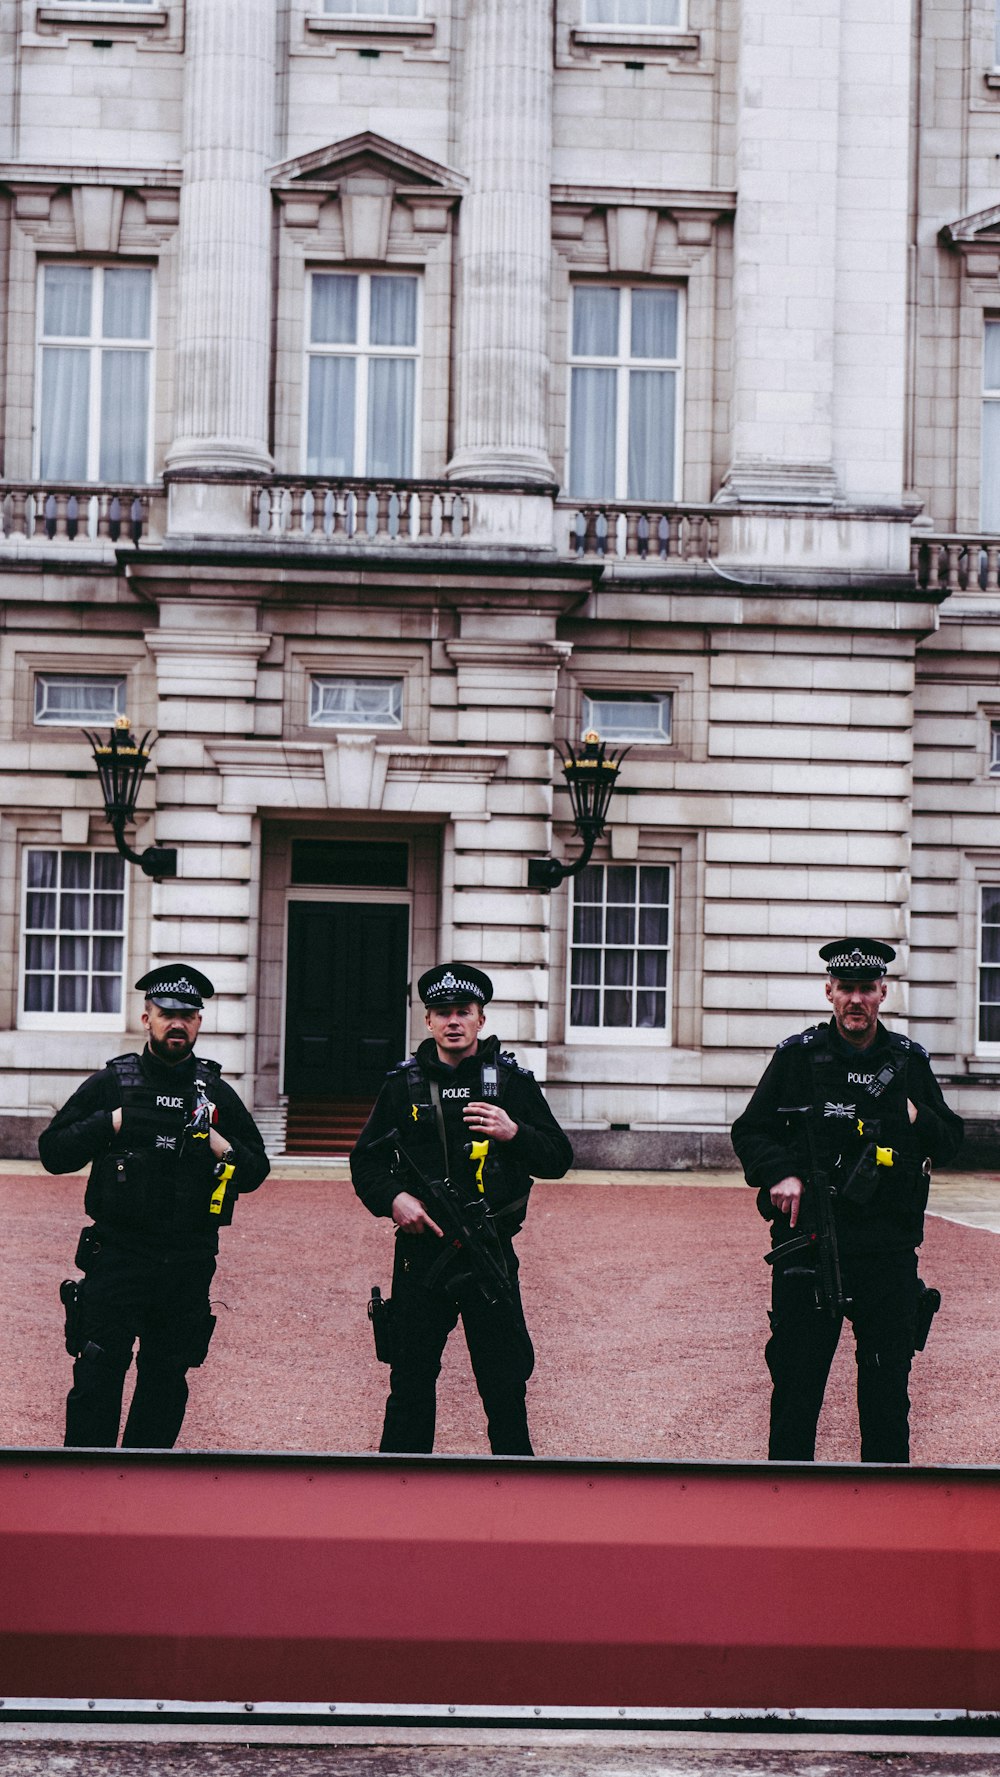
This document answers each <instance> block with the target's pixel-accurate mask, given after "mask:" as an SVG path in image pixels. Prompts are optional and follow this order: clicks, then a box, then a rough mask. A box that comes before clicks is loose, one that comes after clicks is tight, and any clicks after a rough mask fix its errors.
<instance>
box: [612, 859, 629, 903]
mask: <svg viewBox="0 0 1000 1777" xmlns="http://www.w3.org/2000/svg"><path fill="white" fill-rule="evenodd" d="M607 884H608V900H609V902H610V901H627V902H628V904H629V906H630V907H631V906H632V905H633V903H634V901H635V866H634V865H633V864H609V865H608V867H607Z"/></svg>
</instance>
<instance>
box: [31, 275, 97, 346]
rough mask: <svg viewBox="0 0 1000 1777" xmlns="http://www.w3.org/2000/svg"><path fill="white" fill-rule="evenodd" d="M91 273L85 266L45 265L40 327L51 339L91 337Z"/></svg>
mask: <svg viewBox="0 0 1000 1777" xmlns="http://www.w3.org/2000/svg"><path fill="white" fill-rule="evenodd" d="M92 281H93V273H92V271H91V270H90V267H89V266H86V265H47V266H46V267H45V297H44V305H43V320H42V326H43V330H44V332H45V333H46V334H47V335H48V336H49V337H51V336H52V335H53V334H55V335H56V336H57V337H59V338H63V339H67V338H68V339H81V338H82V339H86V338H88V337H89V335H90V296H91V286H92Z"/></svg>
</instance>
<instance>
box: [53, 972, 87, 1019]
mask: <svg viewBox="0 0 1000 1777" xmlns="http://www.w3.org/2000/svg"><path fill="white" fill-rule="evenodd" d="M58 1002H59V1010H60V1012H86V1010H87V977H86V975H60V977H59V994H58Z"/></svg>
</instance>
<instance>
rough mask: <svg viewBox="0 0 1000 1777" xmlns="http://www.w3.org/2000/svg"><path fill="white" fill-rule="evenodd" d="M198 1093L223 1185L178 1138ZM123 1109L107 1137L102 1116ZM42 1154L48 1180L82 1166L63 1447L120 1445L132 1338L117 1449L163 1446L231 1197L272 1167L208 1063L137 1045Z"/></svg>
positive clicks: (90, 1086)
mask: <svg viewBox="0 0 1000 1777" xmlns="http://www.w3.org/2000/svg"><path fill="white" fill-rule="evenodd" d="M189 973H193V971H189ZM147 979H148V977H144V981H145V980H147ZM203 979H204V978H202V977H199V980H203ZM139 985H140V986H142V985H143V983H140V984H139ZM208 985H209V989H210V984H208ZM189 1003H191V1004H193V1003H194V1002H193V1001H191V1002H189ZM198 1003H199V1004H200V1000H199V1002H198ZM201 1095H204V1096H207V1097H208V1098H209V1099H210V1101H211V1102H212V1103H214V1104H215V1106H216V1109H217V1117H216V1127H217V1129H218V1131H219V1133H220V1135H222V1136H223V1137H224V1139H225V1140H226V1141H227V1142H228V1143H229V1146H230V1148H231V1149H232V1161H231V1164H232V1167H233V1171H232V1176H231V1178H230V1179H226V1178H225V1177H224V1176H220V1175H222V1174H223V1173H224V1169H223V1168H221V1167H219V1166H218V1163H217V1162H216V1160H215V1157H214V1156H213V1155H212V1153H211V1149H210V1144H209V1141H208V1138H207V1136H198V1137H192V1136H191V1135H190V1134H185V1133H184V1125H185V1124H186V1123H188V1122H189V1121H190V1120H191V1117H192V1113H193V1111H194V1109H195V1104H196V1099H197V1098H198V1097H199V1096H201ZM119 1105H120V1106H121V1107H122V1126H121V1129H120V1131H119V1132H118V1133H117V1134H116V1133H115V1131H114V1129H113V1126H112V1120H111V1113H112V1112H113V1111H114V1110H115V1109H116V1108H117V1107H118V1106H119ZM38 1152H39V1156H40V1158H41V1161H42V1164H43V1166H44V1167H45V1169H46V1171H47V1172H53V1173H62V1172H76V1171H78V1170H79V1169H80V1168H81V1167H83V1166H85V1165H87V1164H88V1162H90V1163H92V1164H91V1171H90V1178H89V1180H88V1183H87V1189H86V1195H85V1198H84V1208H85V1210H86V1213H87V1215H89V1216H90V1217H92V1220H93V1225H92V1226H88V1227H86V1228H85V1229H84V1230H83V1233H82V1235H81V1237H80V1245H79V1247H78V1248H77V1258H76V1263H77V1265H78V1266H79V1268H80V1269H81V1270H82V1271H84V1272H85V1277H84V1281H83V1283H82V1284H81V1285H80V1286H79V1289H78V1292H77V1298H76V1304H75V1309H74V1311H73V1314H72V1316H71V1317H70V1318H71V1320H72V1323H73V1324H72V1327H71V1329H70V1328H68V1334H67V1338H68V1343H71V1344H72V1345H73V1346H74V1347H75V1351H76V1354H77V1355H76V1362H75V1364H74V1366H73V1387H72V1389H71V1390H70V1393H69V1396H68V1398H67V1403H66V1436H65V1442H66V1444H67V1445H72V1446H102V1445H109V1446H110V1445H114V1444H116V1443H117V1441H118V1428H119V1422H120V1419H121V1408H122V1392H123V1389H124V1384H125V1377H126V1374H127V1372H128V1368H129V1365H130V1364H131V1361H132V1348H133V1345H134V1343H135V1341H136V1339H138V1341H139V1350H138V1355H137V1358H136V1385H135V1392H134V1395H133V1398H132V1404H131V1407H130V1409H129V1414H128V1419H127V1421H126V1424H125V1431H124V1435H123V1437H122V1444H123V1446H125V1447H131V1448H133V1449H170V1448H171V1447H172V1446H173V1444H174V1443H175V1442H176V1439H177V1436H178V1433H179V1431H180V1428H181V1424H182V1422H183V1418H184V1410H185V1407H186V1405H187V1398H188V1386H187V1377H186V1372H187V1371H188V1369H190V1368H195V1367H197V1366H198V1365H199V1364H201V1363H202V1362H203V1361H204V1358H205V1355H206V1353H207V1351H208V1344H209V1340H210V1339H211V1336H212V1332H213V1329H214V1326H215V1320H214V1316H213V1315H212V1313H211V1309H210V1305H209V1294H208V1292H209V1285H210V1284H211V1281H212V1278H213V1276H214V1273H215V1263H216V1260H215V1255H216V1253H217V1252H218V1246H219V1232H218V1230H219V1225H220V1224H222V1225H225V1224H226V1223H228V1222H230V1221H231V1220H232V1215H233V1205H234V1202H235V1199H236V1196H237V1195H242V1194H244V1193H245V1192H247V1191H255V1190H256V1189H257V1187H258V1185H260V1184H261V1183H262V1182H263V1180H264V1179H265V1178H266V1177H267V1174H268V1172H269V1170H270V1167H269V1163H268V1159H267V1155H266V1154H265V1152H264V1145H263V1142H262V1140H261V1137H260V1134H259V1132H258V1130H257V1127H256V1125H255V1123H254V1121H253V1118H252V1117H251V1116H250V1113H249V1112H248V1111H247V1110H246V1109H245V1107H244V1105H243V1104H242V1103H241V1101H240V1099H239V1098H238V1097H237V1095H236V1093H235V1092H234V1091H233V1089H232V1087H231V1086H229V1085H227V1084H226V1082H225V1080H223V1079H221V1078H220V1075H219V1068H218V1064H217V1063H215V1062H210V1061H205V1060H203V1059H202V1058H201V1057H200V1056H195V1055H193V1054H192V1055H189V1056H188V1057H187V1059H186V1060H184V1061H182V1062H179V1063H178V1064H176V1065H175V1066H171V1065H170V1064H168V1063H166V1062H164V1061H161V1060H160V1059H159V1057H157V1056H156V1055H154V1054H153V1053H152V1051H151V1050H150V1049H149V1048H148V1047H147V1048H146V1049H144V1050H143V1052H142V1054H141V1055H124V1056H116V1057H114V1058H113V1059H112V1060H111V1061H109V1062H108V1064H107V1065H106V1067H104V1068H103V1069H102V1071H101V1072H100V1073H97V1074H91V1076H90V1078H89V1079H87V1080H85V1081H84V1082H83V1085H82V1086H80V1087H79V1088H78V1090H77V1091H76V1092H74V1094H73V1096H72V1097H71V1098H70V1099H69V1100H68V1101H67V1103H66V1104H65V1105H64V1106H63V1108H62V1110H60V1111H58V1112H57V1113H56V1115H55V1116H54V1117H53V1119H52V1122H51V1123H50V1124H49V1126H48V1128H47V1129H45V1130H44V1131H43V1133H42V1135H41V1136H40V1137H39V1142H38ZM217 1168H218V1171H217ZM213 1197H214V1199H215V1206H214V1208H213Z"/></svg>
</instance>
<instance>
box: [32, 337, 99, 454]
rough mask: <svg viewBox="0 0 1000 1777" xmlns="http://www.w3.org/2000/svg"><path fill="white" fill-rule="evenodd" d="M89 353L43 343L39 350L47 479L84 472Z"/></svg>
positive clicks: (42, 450) (88, 400) (88, 404)
mask: <svg viewBox="0 0 1000 1777" xmlns="http://www.w3.org/2000/svg"><path fill="white" fill-rule="evenodd" d="M89 413H90V353H89V352H80V351H73V350H64V349H61V348H57V347H54V346H46V348H45V350H44V351H43V353H42V406H41V451H40V457H39V470H40V473H41V475H42V476H43V478H44V479H45V480H46V481H82V480H84V478H85V477H86V474H87V431H88V422H89Z"/></svg>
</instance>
